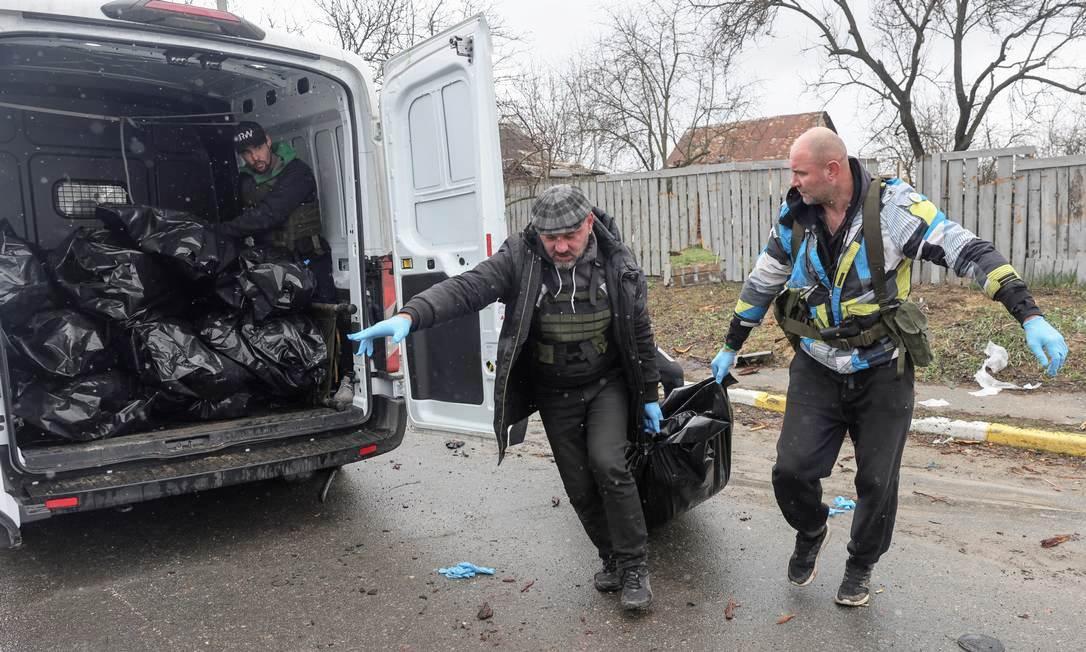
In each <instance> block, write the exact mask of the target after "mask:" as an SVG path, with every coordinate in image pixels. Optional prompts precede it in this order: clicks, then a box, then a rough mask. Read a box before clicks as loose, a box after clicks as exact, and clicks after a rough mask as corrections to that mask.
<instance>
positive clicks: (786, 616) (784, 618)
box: [777, 614, 796, 625]
mask: <svg viewBox="0 0 1086 652" xmlns="http://www.w3.org/2000/svg"><path fill="white" fill-rule="evenodd" d="M795 617H796V614H781V616H780V618H777V624H778V625H783V624H785V623H786V622H788V621H789V620H792V619H793V618H795Z"/></svg>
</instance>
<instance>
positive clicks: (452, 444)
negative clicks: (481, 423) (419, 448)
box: [445, 439, 464, 450]
mask: <svg viewBox="0 0 1086 652" xmlns="http://www.w3.org/2000/svg"><path fill="white" fill-rule="evenodd" d="M463 447H464V442H463V441H462V440H460V439H450V440H449V441H447V442H445V448H448V449H449V450H456V449H457V448H463Z"/></svg>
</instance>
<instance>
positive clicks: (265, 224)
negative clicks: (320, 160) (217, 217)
mask: <svg viewBox="0 0 1086 652" xmlns="http://www.w3.org/2000/svg"><path fill="white" fill-rule="evenodd" d="M256 185H257V184H256V181H255V180H254V179H253V177H251V176H249V175H248V174H243V175H241V180H240V182H239V186H240V189H239V194H240V195H241V199H242V204H243V210H242V213H241V215H239V216H238V217H237V218H235V219H233V220H230V221H229V222H223V223H222V224H219V225H218V226H217V227H216V231H217V232H219V233H221V234H223V235H228V236H231V237H234V238H244V237H246V236H257V237H258V238H259V236H262V235H264V234H266V233H270V232H272V231H275V230H276V229H279V228H282V227H283V226H284V225H285V224H286V223H287V219H288V218H289V217H290V214H291V213H292V212H294V210H295V209H296V208H298V206H300V205H301V204H303V203H308V202H312V201H314V200H315V199H316V198H317V181H316V179H315V178H314V177H313V168H311V167H309V164H307V163H306V162H305V161H303V160H301V159H297V158H296V159H294V160H292V161H290V162H289V163H287V164H286V165H285V166H284V167H283V171H282V172H280V173H279V174H278V175H277V176H276V179H275V186H274V187H273V188H272V189H271V190H270V191H269V192H268V193H267V194H265V195H264V196H263V197H262V198H260V200H259V201H257V202H255V204H254V205H252V206H248V207H246V206H244V204H245V203H247V202H246V198H247V197H250V196H252V195H253V194H255V190H256Z"/></svg>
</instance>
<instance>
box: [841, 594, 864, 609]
mask: <svg viewBox="0 0 1086 652" xmlns="http://www.w3.org/2000/svg"><path fill="white" fill-rule="evenodd" d="M833 601H834V602H836V603H837V604H839V605H841V606H844V607H866V606H867V603H868V602H870V601H871V594H870V593H868V594H867V595H865V596H864V597H863V598H862V599H860V600H848V599H845V598H834V599H833Z"/></svg>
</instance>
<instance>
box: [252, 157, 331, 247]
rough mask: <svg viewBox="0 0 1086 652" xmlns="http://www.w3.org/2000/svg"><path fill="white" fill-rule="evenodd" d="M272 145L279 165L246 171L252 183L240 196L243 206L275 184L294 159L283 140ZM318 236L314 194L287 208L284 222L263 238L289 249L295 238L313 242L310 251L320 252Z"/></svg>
mask: <svg viewBox="0 0 1086 652" xmlns="http://www.w3.org/2000/svg"><path fill="white" fill-rule="evenodd" d="M273 147H274V151H275V153H276V155H277V156H278V157H279V159H280V162H279V165H277V166H276V167H275V169H274V170H272V171H271V172H269V173H267V174H265V175H258V174H255V173H252V172H247V173H248V174H249V175H250V176H252V177H253V179H254V180H255V181H256V184H255V185H254V186H253V187H252V189H251V190H250V191H249V192H246V193H245V196H244V197H242V202H243V203H244V205H245V207H246V208H248V207H250V206H256V205H257V204H259V203H260V201H261V200H262V199H264V197H265V196H266V195H267V194H268V193H269V192H271V190H272V188H274V187H275V183H276V182H277V181H278V180H279V173H280V172H282V171H283V168H285V167H286V165H287V163H290V162H291V161H292V160H294V159H295V158H297V155H296V154H295V153H294V149H293V148H292V147H290V145H288V144H286V143H275V145H274V146H273ZM320 236H321V209H320V205H319V204H318V202H317V199H316V197H314V198H313V201H311V202H306V203H304V204H299V205H298V207H297V208H295V209H294V210H293V211H291V213H290V216H289V217H288V218H287V222H286V224H284V225H283V226H281V227H280V228H278V229H276V230H274V231H271V232H270V233H268V234H267V235H266V236H265V238H266V240H267V242H268V243H269V244H273V245H276V246H279V247H286V248H288V249H291V250H293V249H297V248H299V244H298V241H299V240H310V241H311V242H312V244H313V246H312V250H315V251H320V250H321V246H320Z"/></svg>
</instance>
